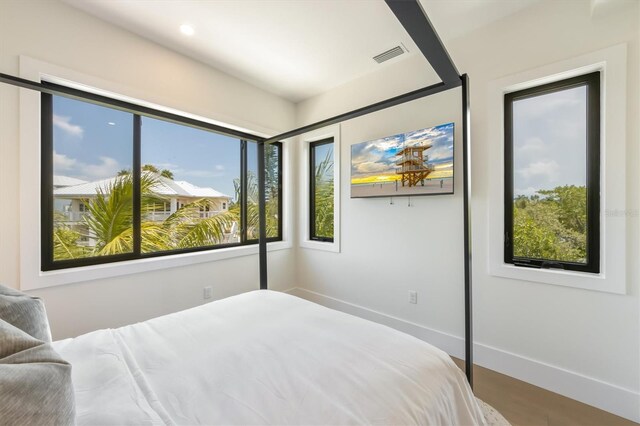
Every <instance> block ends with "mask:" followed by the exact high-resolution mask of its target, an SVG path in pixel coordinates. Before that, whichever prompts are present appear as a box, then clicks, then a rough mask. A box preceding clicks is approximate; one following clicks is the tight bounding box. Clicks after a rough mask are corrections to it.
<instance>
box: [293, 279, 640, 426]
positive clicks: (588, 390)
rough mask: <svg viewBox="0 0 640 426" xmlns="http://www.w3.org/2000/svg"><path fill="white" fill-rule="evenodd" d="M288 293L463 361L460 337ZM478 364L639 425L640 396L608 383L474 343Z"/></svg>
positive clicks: (302, 293)
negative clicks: (397, 332)
mask: <svg viewBox="0 0 640 426" xmlns="http://www.w3.org/2000/svg"><path fill="white" fill-rule="evenodd" d="M285 292H286V293H289V294H292V295H294V296H298V297H301V298H303V299H307V300H310V301H312V302H315V303H318V304H320V305H324V306H327V307H329V308H332V309H336V310H338V311H342V312H346V313H348V314H352V315H356V316H359V317H361V318H365V319H368V320H370V321H375V322H377V323H380V324H384V325H387V326H389V327H392V328H395V329H397V330H400V331H402V332H404V333H407V334H411V335H412V336H415V337H417V338H419V339H421V340H424V341H426V342H428V343H430V344H432V345H434V346H436V347H438V348H440V349H442V350H443V351H445V352H447V353H448V354H450V355H452V356H455V357H457V358H461V359H462V358H464V341H463V339H462V338H461V337H459V336H454V335H451V334H447V333H443V332H440V331H437V330H433V329H430V328H428V327H425V326H422V325H420V324H416V323H413V322H410V321H406V320H403V319H400V318H397V317H394V316H391V315H387V314H384V313H382V312H378V311H374V310H372V309H369V308H365V307H363V306H359V305H355V304H353V303H348V302H345V301H342V300H339V299H335V298H333V297H329V296H325V295H323V294H320V293H316V292H314V291H311V290H307V289H304V288H300V287H296V288H292V289H289V290H286V291H285ZM473 348H474V362H475V364H477V365H480V366H482V367H485V368H488V369H491V370H493V371H497V372H499V373H502V374H506V375H508V376H510V377H514V378H516V379H518V380H522V381H524V382H527V383H531V384H532V385H535V386H538V387H541V388H543V389H547V390H549V391H551V392H555V393H558V394H560V395H564V396H566V397H568V398H571V399H575V400H577V401H580V402H583V403H585V404H589V405H592V406H594V407H597V408H599V409H601V410H605V411H608V412H610V413H613V414H615V415H617V416H620V417H624V418H626V419H629V420H632V421H635V422H640V393H639V392H637V391H633V390H631V389H625V388H622V387H620V386H616V385H614V384H611V383H606V382H603V381H601V380H598V379H594V378H592V377H587V376H584V375H582V374H579V373H575V372H572V371H569V370H565V369H563V368H560V367H556V366H553V365H549V364H545V363H543V362H540V361H536V360H533V359H530V358H526V357H524V356H521V355H517V354H513V353H510V352H506V351H504V350H502V349H498V348H494V347H491V346H487V345H483V344H482V343H475V344H474V346H473Z"/></svg>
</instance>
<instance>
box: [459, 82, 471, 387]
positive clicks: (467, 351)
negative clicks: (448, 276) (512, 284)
mask: <svg viewBox="0 0 640 426" xmlns="http://www.w3.org/2000/svg"><path fill="white" fill-rule="evenodd" d="M460 79H461V80H462V167H463V169H462V177H463V182H464V185H463V187H464V189H463V193H464V202H463V204H464V207H463V209H464V213H463V216H464V356H465V357H464V366H465V373H466V374H467V380H468V381H469V385H470V386H471V388H472V389H473V310H472V303H471V302H472V286H471V259H472V258H471V163H470V155H471V152H470V151H471V146H470V143H471V133H470V124H471V123H470V120H471V111H470V105H469V76H468V75H467V74H463V75H462V77H460Z"/></svg>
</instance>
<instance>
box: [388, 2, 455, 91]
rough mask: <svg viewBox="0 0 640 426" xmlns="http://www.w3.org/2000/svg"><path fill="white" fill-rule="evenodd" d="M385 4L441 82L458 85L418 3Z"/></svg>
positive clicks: (450, 61) (440, 43) (446, 54)
mask: <svg viewBox="0 0 640 426" xmlns="http://www.w3.org/2000/svg"><path fill="white" fill-rule="evenodd" d="M385 3H387V6H389V9H391V11H392V12H393V14H394V15H396V18H398V21H400V23H401V24H402V26H403V27H404V29H405V30H406V31H407V33H409V36H411V38H412V39H413V41H414V43H415V44H416V46H418V49H420V51H421V52H422V54H423V55H424V57H425V58H427V61H429V63H430V64H431V67H433V69H434V71H435V72H436V73H437V74H438V76H439V77H440V79H441V80H442V82H443V83H445V84H453V83H459V82H460V74H459V73H458V70H457V69H456V66H455V65H454V63H453V61H452V60H451V57H450V56H449V53H448V52H447V49H445V47H444V44H442V41H441V40H440V37H439V36H438V33H437V32H436V30H435V28H433V25H432V24H431V21H429V17H428V16H427V14H426V12H425V11H424V9H422V6H421V5H420V1H419V0H385ZM458 85H459V84H458Z"/></svg>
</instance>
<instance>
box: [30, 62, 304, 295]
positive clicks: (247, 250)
mask: <svg viewBox="0 0 640 426" xmlns="http://www.w3.org/2000/svg"><path fill="white" fill-rule="evenodd" d="M20 77H22V78H26V79H29V80H32V81H40V80H41V79H45V80H47V81H50V82H55V83H59V84H64V85H70V86H72V87H75V88H80V89H82V90H85V91H90V92H94V93H99V94H102V95H106V96H109V97H112V98H115V99H120V100H125V101H128V102H132V103H135V104H137V105H142V106H147V107H151V108H155V109H159V110H163V111H167V112H171V113H175V114H179V115H182V116H185V117H190V118H195V119H197V120H202V121H205V122H209V123H213V124H219V125H223V126H226V127H230V128H233V129H237V130H241V131H245V132H251V133H254V134H257V135H259V136H270V135H274V134H277V133H279V131H278V130H274V129H267V128H265V127H261V126H258V125H255V126H254V125H251V124H248V123H246V122H242V123H240V124H239V125H237V124H236V125H234V124H228V123H226V122H224V121H222V120H219V119H211V118H206V117H202V116H200V115H197V114H193V113H186V112H182V111H179V110H177V109H174V108H171V107H168V106H161V105H157V104H154V103H151V102H146V101H141V100H140V99H141V98H143V97H144V94H142V93H139V92H136V91H135V90H132V89H130V88H128V87H125V86H122V85H118V84H116V83H112V82H108V81H105V80H102V79H99V78H96V77H92V76H87V75H85V74H82V73H79V72H77V71H74V70H70V69H66V68H63V67H59V66H57V65H52V64H48V63H46V62H42V61H38V60H36V59H32V58H29V57H26V56H21V57H20ZM96 88H100V89H96ZM247 129H253V130H247ZM40 148H41V145H40V94H39V93H38V92H34V91H32V90H27V89H20V288H21V289H22V290H34V289H38V288H44V287H52V286H57V285H64V284H71V283H76V282H82V281H88V280H96V279H103V278H110V277H115V276H121V275H128V274H135V273H141V272H147V271H154V270H159V269H166V268H174V267H179V266H187V265H193V264H197V263H205V262H212V261H217V260H223V259H229V258H233V257H240V256H249V255H255V254H257V253H258V247H257V245H252V246H242V247H232V248H225V249H217V250H211V251H202V252H193V253H183V254H175V255H168V256H161V257H154V258H148V259H136V260H130V261H124V262H116V263H110V264H103V265H92V266H86V267H80V268H70V269H64V270H57V271H47V272H42V270H41V265H40V242H41V236H40V158H41V151H40ZM291 149H292V147H291V141H290V140H287V141H283V153H282V155H283V175H284V176H291V175H292V172H293V169H292V166H293V158H292V155H291ZM283 183H284V184H283V197H282V198H283V200H282V204H283V229H282V237H283V241H278V242H272V243H268V244H267V249H268V251H270V252H271V251H275V250H284V249H290V248H291V247H292V237H291V235H292V231H293V228H292V222H293V221H292V220H290V218H293V206H292V202H291V195H292V193H291V191H292V184H291V179H284V178H283ZM34 206H35V207H34Z"/></svg>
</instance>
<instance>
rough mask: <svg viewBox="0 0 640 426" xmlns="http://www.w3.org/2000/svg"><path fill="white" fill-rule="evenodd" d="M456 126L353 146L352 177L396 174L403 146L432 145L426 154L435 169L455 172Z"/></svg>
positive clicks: (444, 126)
mask: <svg viewBox="0 0 640 426" xmlns="http://www.w3.org/2000/svg"><path fill="white" fill-rule="evenodd" d="M453 128H454V125H453V123H447V124H441V125H439V126H435V127H428V128H425V129H420V130H415V131H412V132H407V133H400V134H397V135H393V136H388V137H385V138H381V139H375V140H372V141H367V142H362V143H359V144H356V145H352V146H351V177H352V178H359V177H366V176H378V175H387V174H395V167H396V166H395V162H396V160H397V158H396V155H397V153H398V151H399V150H401V149H402V148H403V147H404V146H414V145H420V144H422V143H423V142H425V141H428V143H430V144H431V145H432V147H431V148H430V149H428V150H427V151H426V154H427V155H428V156H429V164H433V165H434V166H436V169H440V170H442V169H447V168H453Z"/></svg>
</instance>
